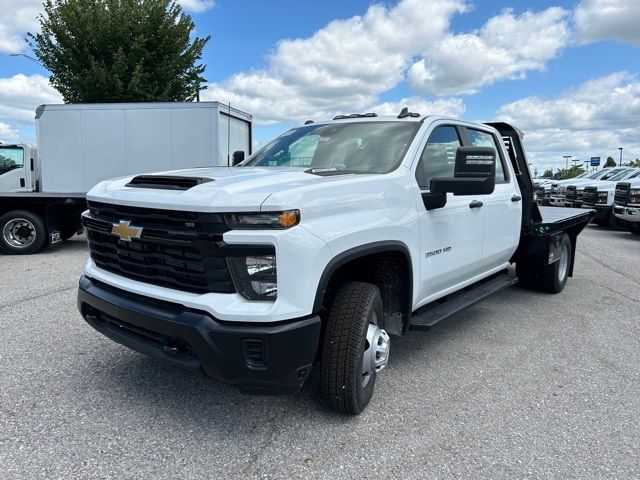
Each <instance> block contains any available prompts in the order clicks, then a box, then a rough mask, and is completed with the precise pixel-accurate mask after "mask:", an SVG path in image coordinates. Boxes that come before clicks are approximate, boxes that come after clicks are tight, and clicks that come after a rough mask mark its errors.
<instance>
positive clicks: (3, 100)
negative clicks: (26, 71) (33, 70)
mask: <svg viewBox="0 0 640 480" xmlns="http://www.w3.org/2000/svg"><path fill="white" fill-rule="evenodd" d="M61 102H62V97H61V96H60V94H59V93H58V92H57V91H55V90H54V89H53V88H52V87H51V86H50V85H49V80H48V79H47V78H46V77H43V76H42V75H31V76H27V75H23V74H21V73H19V74H17V75H14V76H13V77H8V78H0V119H1V120H5V121H8V122H10V123H11V124H12V125H16V124H20V125H30V124H32V123H33V119H34V117H35V110H36V107H37V106H38V105H41V104H43V103H61Z"/></svg>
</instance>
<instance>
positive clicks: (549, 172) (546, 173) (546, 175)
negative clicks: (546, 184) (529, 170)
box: [542, 169, 553, 178]
mask: <svg viewBox="0 0 640 480" xmlns="http://www.w3.org/2000/svg"><path fill="white" fill-rule="evenodd" d="M542 178H553V170H551V169H548V170H545V171H544V173H543V174H542Z"/></svg>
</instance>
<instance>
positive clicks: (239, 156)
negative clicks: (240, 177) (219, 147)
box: [231, 150, 244, 167]
mask: <svg viewBox="0 0 640 480" xmlns="http://www.w3.org/2000/svg"><path fill="white" fill-rule="evenodd" d="M242 161H244V151H243V150H236V151H235V152H233V155H232V156H231V165H232V166H234V167H235V166H236V165H238V164H239V163H240V162H242Z"/></svg>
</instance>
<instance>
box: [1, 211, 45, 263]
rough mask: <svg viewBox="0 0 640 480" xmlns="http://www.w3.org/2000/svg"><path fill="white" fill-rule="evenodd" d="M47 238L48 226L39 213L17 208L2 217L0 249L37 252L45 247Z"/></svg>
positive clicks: (19, 252) (20, 252)
mask: <svg viewBox="0 0 640 480" xmlns="http://www.w3.org/2000/svg"><path fill="white" fill-rule="evenodd" d="M46 240H47V239H46V228H45V226H44V222H43V221H42V219H41V218H40V216H39V215H36V214H35V213H31V212H28V211H26V210H25V211H22V210H16V211H14V212H9V213H6V214H4V215H2V216H1V217H0V250H2V251H4V252H5V253H8V254H10V255H24V254H29V253H35V252H37V251H38V250H40V249H41V248H42V247H44V244H45V243H46Z"/></svg>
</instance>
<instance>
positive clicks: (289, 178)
mask: <svg viewBox="0 0 640 480" xmlns="http://www.w3.org/2000/svg"><path fill="white" fill-rule="evenodd" d="M305 170H306V169H305V168H270V167H209V168H196V169H189V170H175V171H170V172H159V173H154V174H153V175H167V176H178V177H194V178H204V179H206V180H207V181H205V182H204V183H202V184H200V185H196V186H195V187H192V188H189V189H188V190H170V189H163V188H149V187H136V186H130V187H128V186H126V185H127V184H128V183H129V182H130V181H131V180H132V179H133V178H134V176H128V177H122V178H118V179H115V180H109V181H106V182H102V183H99V184H98V185H96V186H95V187H94V188H93V189H91V191H90V192H89V193H88V194H87V199H88V200H93V201H97V202H112V203H116V204H117V203H120V204H129V203H131V204H134V205H137V206H140V207H157V206H162V208H164V209H168V210H195V209H197V210H198V211H202V212H207V211H212V212H213V211H215V212H233V211H260V207H261V205H262V203H264V201H265V200H266V199H267V198H269V196H271V195H273V194H274V193H281V192H284V191H287V190H293V189H299V188H304V187H306V186H310V185H313V184H317V183H320V182H323V183H335V182H343V181H345V179H349V178H353V174H344V175H333V176H320V175H316V174H312V173H305ZM358 176H359V177H361V176H363V175H358Z"/></svg>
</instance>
